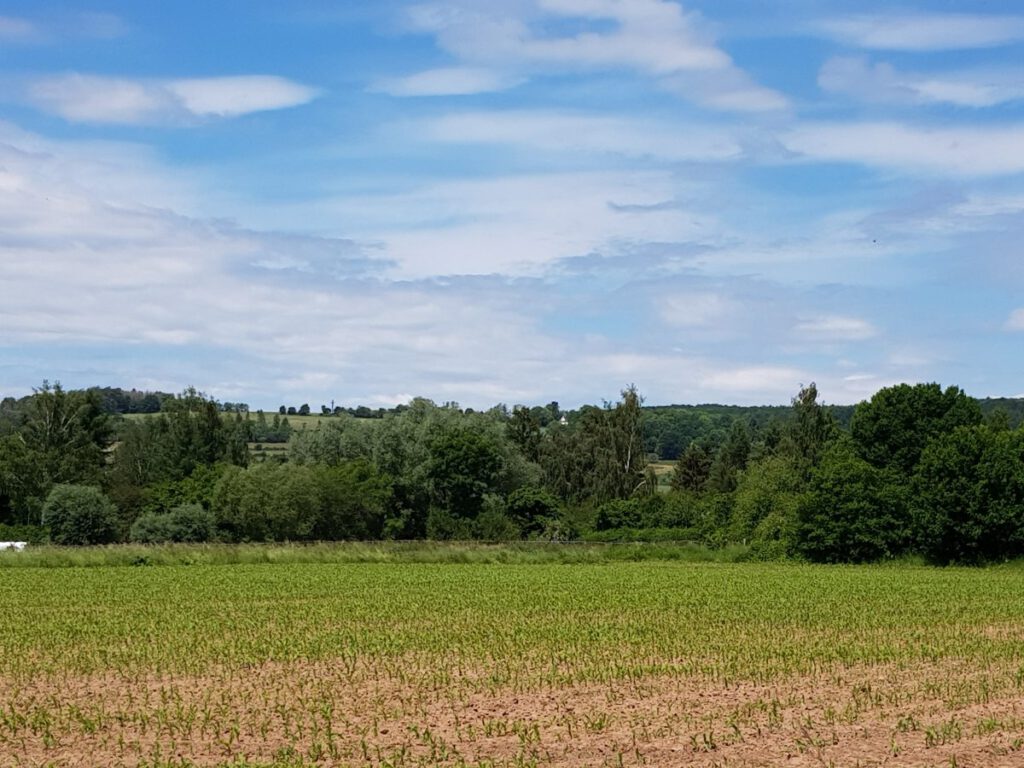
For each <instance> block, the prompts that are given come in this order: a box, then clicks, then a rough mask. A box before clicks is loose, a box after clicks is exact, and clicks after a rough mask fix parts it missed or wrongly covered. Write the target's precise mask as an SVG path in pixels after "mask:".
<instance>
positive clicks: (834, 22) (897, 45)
mask: <svg viewBox="0 0 1024 768" xmlns="http://www.w3.org/2000/svg"><path fill="white" fill-rule="evenodd" d="M817 26H818V29H819V30H820V31H821V32H823V33H824V34H826V35H828V36H830V37H833V38H835V39H836V40H839V41H840V42H843V43H847V44H849V45H855V46H858V47H860V48H872V49H879V50H890V51H951V50H962V49H970V48H992V47H996V46H1001V45H1008V44H1010V43H1015V42H1018V41H1020V40H1024V16H998V15H981V14H967V13H963V14H957V13H883V14H876V15H868V14H862V15H857V16H848V17H844V18H836V19H829V20H826V21H822V22H820V23H819V24H818V25H817Z"/></svg>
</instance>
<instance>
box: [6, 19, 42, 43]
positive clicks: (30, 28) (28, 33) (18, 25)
mask: <svg viewBox="0 0 1024 768" xmlns="http://www.w3.org/2000/svg"><path fill="white" fill-rule="evenodd" d="M39 34H40V31H39V29H38V28H37V27H36V25H35V24H33V23H32V22H31V21H29V20H28V19H22V18H18V17H16V16H0V40H7V41H9V42H25V41H30V40H34V39H36V38H37V37H38V36H39Z"/></svg>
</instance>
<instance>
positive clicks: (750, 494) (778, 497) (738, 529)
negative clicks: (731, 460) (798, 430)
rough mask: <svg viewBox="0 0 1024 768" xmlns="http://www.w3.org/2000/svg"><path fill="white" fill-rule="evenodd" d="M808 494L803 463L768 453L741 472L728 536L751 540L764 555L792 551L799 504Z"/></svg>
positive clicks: (779, 554) (731, 538) (740, 539)
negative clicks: (800, 464)
mask: <svg viewBox="0 0 1024 768" xmlns="http://www.w3.org/2000/svg"><path fill="white" fill-rule="evenodd" d="M803 493H804V482H803V477H802V474H801V470H800V466H799V462H798V460H797V459H795V458H793V457H791V456H785V455H778V456H768V457H766V458H764V459H762V460H761V461H758V462H754V463H752V464H750V465H748V466H747V468H746V469H745V470H744V471H743V472H741V473H740V475H739V481H738V483H737V486H736V493H735V496H734V499H733V507H732V519H731V521H730V524H729V530H728V538H729V539H730V540H732V541H749V542H752V543H753V544H754V547H755V549H757V550H758V551H759V553H760V554H762V555H765V556H767V555H768V554H769V553H770V555H771V556H781V555H785V554H788V553H789V552H790V551H791V549H792V547H793V545H794V544H795V541H794V539H795V527H796V516H797V507H798V505H799V503H800V500H801V498H802V496H803Z"/></svg>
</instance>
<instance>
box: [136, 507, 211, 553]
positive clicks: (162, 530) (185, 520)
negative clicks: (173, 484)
mask: <svg viewBox="0 0 1024 768" xmlns="http://www.w3.org/2000/svg"><path fill="white" fill-rule="evenodd" d="M216 530H217V521H216V518H215V517H214V515H213V513H212V512H210V511H209V510H207V509H204V508H203V507H202V506H201V505H199V504H182V505H181V506H178V507H175V508H174V509H172V510H170V511H169V512H166V513H163V514H160V513H155V512H148V513H146V514H144V515H142V516H141V517H139V518H138V519H137V520H136V521H135V523H134V524H133V525H132V528H131V534H130V539H131V540H132V541H134V542H139V543H142V544H154V543H164V542H179V543H202V542H207V541H211V540H213V538H214V537H215V536H216Z"/></svg>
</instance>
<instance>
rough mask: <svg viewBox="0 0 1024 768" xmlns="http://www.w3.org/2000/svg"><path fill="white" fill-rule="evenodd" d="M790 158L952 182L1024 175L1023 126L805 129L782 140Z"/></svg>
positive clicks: (887, 124) (825, 125) (853, 124)
mask: <svg viewBox="0 0 1024 768" xmlns="http://www.w3.org/2000/svg"><path fill="white" fill-rule="evenodd" d="M781 141H782V143H783V145H784V146H785V147H786V148H787V149H789V150H790V151H792V152H795V153H797V154H798V155H801V156H803V157H804V158H807V159H813V160H817V161H832V162H847V163H862V164H865V165H869V166H876V167H881V168H898V169H903V170H908V171H914V172H923V173H933V174H944V175H953V176H966V177H970V176H1001V175H1011V174H1017V173H1021V172H1024V154H1022V153H1021V152H1020V151H1019V150H1020V147H1021V146H1022V145H1024V124H1020V125H1010V126H997V127H983V126H967V127H955V128H948V127H942V128H932V127H927V126H917V125H908V124H904V123H898V122H850V123H805V124H802V125H798V126H797V127H795V128H793V129H791V130H790V131H788V132H786V133H784V134H783V135H782V136H781Z"/></svg>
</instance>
